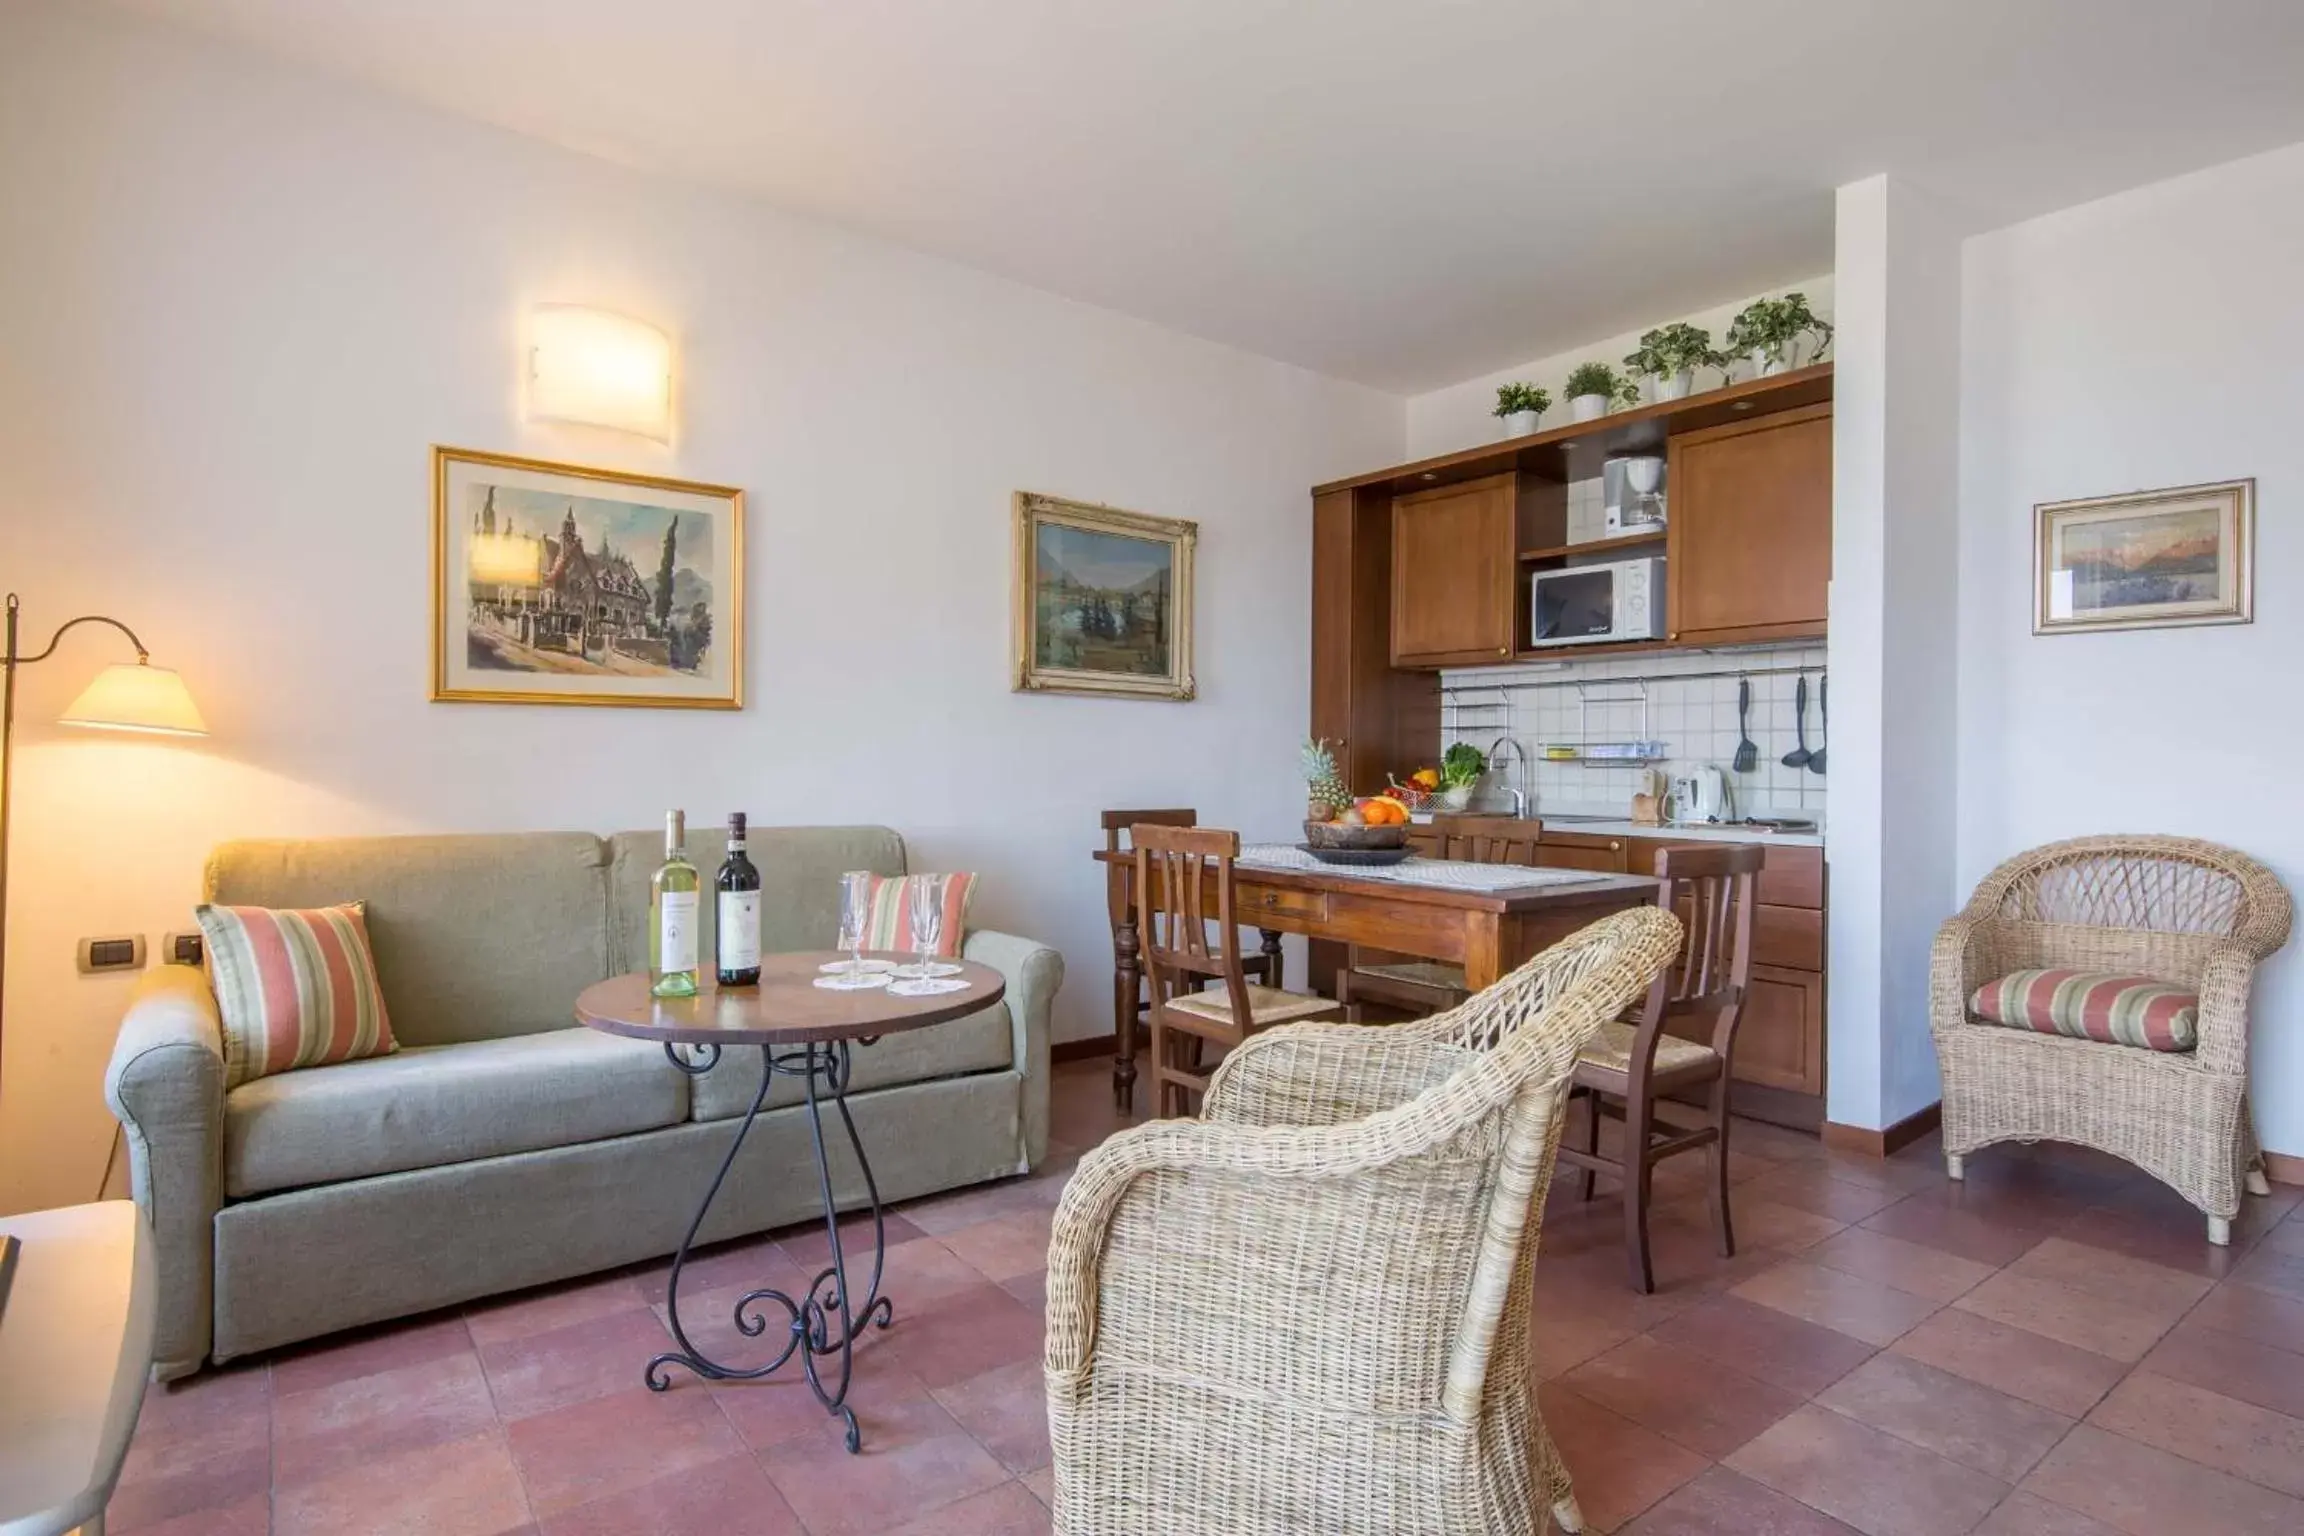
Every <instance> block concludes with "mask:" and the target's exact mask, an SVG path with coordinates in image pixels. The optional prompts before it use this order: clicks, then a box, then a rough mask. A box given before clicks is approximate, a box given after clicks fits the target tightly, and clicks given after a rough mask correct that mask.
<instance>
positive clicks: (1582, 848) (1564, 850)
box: [1536, 832, 1631, 875]
mask: <svg viewBox="0 0 2304 1536" xmlns="http://www.w3.org/2000/svg"><path fill="white" fill-rule="evenodd" d="M1630 843H1631V839H1629V838H1623V837H1602V836H1600V835H1598V834H1597V833H1578V832H1565V833H1554V832H1547V833H1545V834H1544V835H1543V836H1542V837H1541V838H1539V839H1537V842H1536V862H1537V863H1538V864H1540V865H1550V866H1551V867H1552V868H1554V869H1589V870H1596V871H1600V872H1602V873H1606V874H1612V875H1621V874H1623V873H1624V872H1625V871H1626V870H1628V869H1630V868H1631V854H1630V852H1629V851H1628V850H1629V846H1630Z"/></svg>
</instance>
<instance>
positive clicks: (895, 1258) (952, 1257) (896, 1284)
mask: <svg viewBox="0 0 2304 1536" xmlns="http://www.w3.org/2000/svg"><path fill="white" fill-rule="evenodd" d="M988 1278H989V1277H988V1276H986V1275H984V1274H982V1273H981V1272H979V1271H978V1270H976V1269H975V1268H974V1267H973V1266H971V1265H970V1264H969V1263H968V1261H967V1260H966V1259H963V1258H961V1257H960V1255H958V1254H956V1253H954V1252H953V1251H952V1250H951V1249H949V1248H947V1247H945V1246H944V1243H943V1241H942V1240H941V1239H939V1238H933V1237H918V1238H915V1239H913V1240H912V1241H911V1242H908V1243H900V1244H898V1245H897V1246H896V1247H894V1248H891V1249H889V1250H888V1269H887V1275H886V1278H885V1279H883V1280H882V1281H881V1284H880V1290H881V1293H882V1294H883V1295H885V1296H887V1297H889V1298H890V1299H891V1300H893V1301H894V1302H895V1303H896V1305H897V1306H898V1307H899V1308H902V1309H906V1310H909V1309H911V1308H914V1307H921V1306H925V1305H927V1304H928V1303H929V1302H931V1301H934V1300H936V1299H937V1298H938V1297H942V1296H949V1295H951V1294H952V1293H953V1292H954V1291H965V1290H968V1289H969V1288H971V1287H973V1286H979V1285H982V1284H983V1283H984V1282H985V1280H986V1279H988Z"/></svg>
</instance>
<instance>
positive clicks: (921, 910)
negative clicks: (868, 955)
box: [905, 875, 945, 981]
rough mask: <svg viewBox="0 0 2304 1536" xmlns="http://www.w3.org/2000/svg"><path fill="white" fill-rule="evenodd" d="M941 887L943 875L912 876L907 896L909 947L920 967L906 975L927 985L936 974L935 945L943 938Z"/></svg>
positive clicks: (943, 882)
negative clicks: (915, 954) (910, 941)
mask: <svg viewBox="0 0 2304 1536" xmlns="http://www.w3.org/2000/svg"><path fill="white" fill-rule="evenodd" d="M944 886H945V880H944V877H943V876H942V875H915V876H914V877H913V879H912V889H911V892H910V895H911V898H912V899H911V901H910V902H909V903H908V905H909V906H910V908H911V918H912V947H913V948H914V949H916V950H918V951H919V952H920V963H919V964H917V965H915V966H913V967H912V969H910V970H909V971H907V972H905V974H906V975H907V976H912V977H916V978H917V979H919V980H921V981H927V980H929V979H931V978H933V977H934V976H935V974H936V961H935V954H936V944H937V941H938V940H940V939H941V938H942V937H943V936H944Z"/></svg>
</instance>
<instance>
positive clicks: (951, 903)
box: [864, 875, 976, 956]
mask: <svg viewBox="0 0 2304 1536" xmlns="http://www.w3.org/2000/svg"><path fill="white" fill-rule="evenodd" d="M937 881H942V882H943V885H944V928H943V931H942V932H941V933H939V934H938V935H937V936H936V953H937V954H939V955H945V956H957V955H958V954H959V953H960V944H961V941H962V940H964V939H965V938H967V936H968V902H969V899H970V898H971V897H973V896H974V895H975V894H976V877H975V876H974V875H903V876H899V877H897V878H896V879H889V878H888V877H887V876H885V875H876V876H874V877H873V880H872V925H871V926H870V927H869V928H867V929H866V930H865V933H864V947H865V948H866V949H889V950H908V949H910V948H911V947H912V905H913V903H914V902H918V901H925V900H928V899H929V897H928V892H929V891H930V890H931V888H932V887H933V885H934V883H935V882H937Z"/></svg>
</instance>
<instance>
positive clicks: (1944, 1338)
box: [1890, 1307, 2127, 1418]
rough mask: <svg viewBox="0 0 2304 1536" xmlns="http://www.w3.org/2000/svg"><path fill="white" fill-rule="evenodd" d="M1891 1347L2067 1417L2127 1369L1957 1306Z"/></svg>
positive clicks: (2082, 1410)
mask: <svg viewBox="0 0 2304 1536" xmlns="http://www.w3.org/2000/svg"><path fill="white" fill-rule="evenodd" d="M1890 1349H1891V1351H1892V1352H1893V1353H1895V1354H1898V1355H1902V1356H1905V1357H1906V1358H1908V1359H1913V1360H1919V1361H1922V1362H1924V1363H1926V1364H1928V1365H1932V1366H1935V1367H1936V1368H1937V1369H1938V1370H1941V1371H1949V1372H1951V1373H1952V1374H1953V1375H1955V1376H1963V1377H1966V1378H1967V1379H1968V1380H1970V1381H1974V1382H1980V1383H1982V1384H1983V1385H1985V1386H1987V1387H1994V1388H1997V1389H1998V1390H2000V1391H2002V1392H2005V1393H2007V1394H2008V1395H2009V1396H2010V1397H2017V1398H2022V1399H2023V1400H2024V1401H2025V1402H2028V1403H2033V1404H2036V1405H2038V1406H2039V1407H2042V1408H2047V1409H2051V1410H2053V1411H2055V1412H2057V1413H2061V1414H2064V1415H2066V1416H2068V1417H2072V1418H2078V1417H2079V1416H2080V1415H2082V1414H2085V1413H2086V1412H2087V1411H2088V1410H2089V1409H2090V1408H2093V1407H2094V1406H2095V1405H2096V1401H2097V1399H2099V1398H2101V1397H2102V1396H2103V1395H2104V1394H2105V1393H2107V1392H2109V1391H2111V1390H2112V1384H2113V1383H2114V1382H2116V1381H2118V1380H2119V1379H2120V1377H2121V1375H2122V1373H2123V1372H2124V1371H2125V1370H2126V1369H2127V1367H2126V1366H2124V1365H2122V1364H2121V1363H2120V1362H2119V1361H2117V1360H2113V1359H2110V1358H2107V1357H2106V1356H2103V1355H2099V1354H2096V1353H2095V1352H2093V1351H2091V1350H2085V1349H2076V1348H2074V1347H2073V1346H2072V1345H2070V1344H2063V1343H2059V1342H2057V1341H2056V1340H2054V1339H2051V1338H2048V1337H2046V1336H2045V1335H2042V1334H2037V1333H2034V1332H2032V1331H2031V1330H2029V1329H2026V1328H2017V1327H2014V1326H2011V1325H2010V1324H2007V1323H2000V1322H1994V1321H1993V1320H1992V1319H1990V1318H1988V1317H1978V1316H1976V1315H1975V1314H1974V1313H1971V1312H1963V1311H1961V1310H1960V1309H1959V1308H1957V1307H1947V1308H1945V1309H1944V1310H1943V1311H1941V1312H1939V1313H1937V1314H1936V1315H1935V1316H1934V1317H1931V1318H1929V1319H1928V1320H1927V1321H1926V1322H1924V1323H1922V1324H1921V1325H1920V1326H1919V1327H1917V1328H1915V1329H1913V1330H1912V1331H1911V1332H1910V1333H1908V1334H1906V1335H1904V1337H1902V1338H1900V1339H1898V1340H1897V1341H1896V1342H1895V1343H1894V1344H1893V1345H1891V1346H1890Z"/></svg>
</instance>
